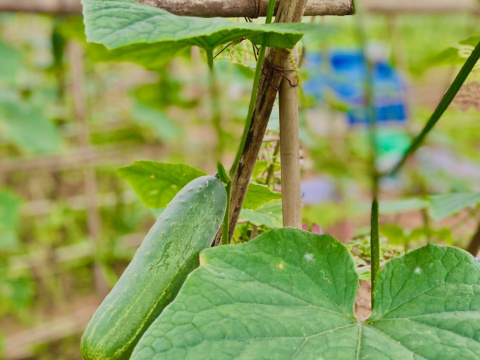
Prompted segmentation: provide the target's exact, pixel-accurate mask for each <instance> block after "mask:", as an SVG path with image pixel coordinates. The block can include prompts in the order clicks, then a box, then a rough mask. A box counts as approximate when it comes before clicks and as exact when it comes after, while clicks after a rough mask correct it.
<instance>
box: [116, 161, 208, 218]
mask: <svg viewBox="0 0 480 360" xmlns="http://www.w3.org/2000/svg"><path fill="white" fill-rule="evenodd" d="M119 172H120V175H121V176H122V177H123V178H124V179H125V180H127V181H128V182H129V183H130V185H131V186H132V187H133V189H134V190H135V192H136V193H137V195H138V196H139V197H140V199H142V201H143V202H144V203H145V205H147V206H148V207H151V208H154V209H162V208H165V207H166V206H167V205H168V203H169V202H170V201H171V200H172V199H173V198H174V197H175V195H176V194H177V193H178V192H179V191H180V190H181V189H182V188H183V187H184V186H185V185H187V184H188V183H189V182H191V181H192V180H194V179H196V178H198V177H200V176H204V175H205V173H204V172H203V171H201V170H198V169H195V168H193V167H191V166H188V165H184V164H166V163H158V162H153V161H136V162H134V163H133V165H131V166H127V167H124V168H121V169H120V170H119Z"/></svg>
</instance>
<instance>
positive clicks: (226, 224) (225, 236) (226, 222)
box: [222, 181, 232, 245]
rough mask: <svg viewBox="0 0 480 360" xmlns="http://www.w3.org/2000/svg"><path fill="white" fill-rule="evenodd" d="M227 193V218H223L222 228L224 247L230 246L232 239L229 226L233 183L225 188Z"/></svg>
mask: <svg viewBox="0 0 480 360" xmlns="http://www.w3.org/2000/svg"><path fill="white" fill-rule="evenodd" d="M225 190H226V191H227V208H226V209H225V216H224V217H223V226H222V245H228V241H229V239H230V234H229V232H230V224H229V218H230V217H229V214H230V197H231V194H232V182H231V181H230V182H229V183H228V184H227V186H226V187H225Z"/></svg>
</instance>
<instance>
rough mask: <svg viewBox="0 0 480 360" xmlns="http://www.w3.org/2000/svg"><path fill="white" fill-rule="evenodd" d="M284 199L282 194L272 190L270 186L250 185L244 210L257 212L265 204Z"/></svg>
mask: <svg viewBox="0 0 480 360" xmlns="http://www.w3.org/2000/svg"><path fill="white" fill-rule="evenodd" d="M281 198H282V194H280V193H279V192H275V191H272V190H270V188H269V187H268V186H265V185H260V184H255V183H250V185H248V192H247V196H246V197H245V201H244V202H243V208H244V209H251V210H255V209H257V208H258V207H260V206H262V205H263V204H265V203H267V202H269V201H272V200H278V199H281Z"/></svg>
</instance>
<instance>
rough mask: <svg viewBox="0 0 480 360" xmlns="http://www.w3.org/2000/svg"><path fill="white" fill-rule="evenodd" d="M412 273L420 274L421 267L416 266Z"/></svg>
mask: <svg viewBox="0 0 480 360" xmlns="http://www.w3.org/2000/svg"><path fill="white" fill-rule="evenodd" d="M414 273H415V274H417V275H420V274H421V273H422V269H420V268H419V267H416V268H415V270H414Z"/></svg>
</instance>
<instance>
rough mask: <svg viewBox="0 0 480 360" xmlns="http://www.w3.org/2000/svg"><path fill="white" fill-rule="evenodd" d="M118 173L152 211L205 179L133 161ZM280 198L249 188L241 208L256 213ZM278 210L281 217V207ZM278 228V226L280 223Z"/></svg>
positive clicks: (187, 170)
mask: <svg viewBox="0 0 480 360" xmlns="http://www.w3.org/2000/svg"><path fill="white" fill-rule="evenodd" d="M119 171H120V175H121V176H122V177H123V178H124V179H125V180H127V181H128V182H129V183H130V185H132V187H133V189H134V190H135V192H136V193H137V195H138V196H139V197H140V199H141V200H142V201H143V203H144V204H145V205H147V206H148V207H150V208H152V209H163V208H165V207H166V206H167V205H168V203H169V202H170V201H171V200H172V199H173V197H174V196H175V195H176V194H177V193H178V192H179V191H180V190H181V189H182V188H183V187H184V186H185V185H187V184H188V183H189V182H190V181H192V180H194V179H196V178H198V177H200V176H204V175H205V173H204V172H203V171H201V170H199V169H196V168H194V167H191V166H188V165H184V164H166V163H159V162H154V161H136V162H135V163H134V164H133V165H131V166H127V167H124V168H121V169H120V170H119ZM280 197H281V195H280V193H277V192H273V191H271V190H270V189H269V188H268V187H266V186H262V185H259V184H250V186H249V187H248V191H247V195H246V197H245V202H244V208H245V209H257V208H260V207H261V206H262V205H263V204H265V203H269V202H271V201H272V200H275V199H279V198H280ZM279 204H280V203H276V204H275V209H276V214H275V215H277V213H278V209H277V207H278V205H279ZM279 206H280V207H279V209H280V216H281V204H280V205H279ZM271 211H273V210H272V208H271V207H267V208H266V209H263V210H262V209H260V213H262V214H265V212H267V213H268V212H271ZM267 216H268V214H267ZM272 221H273V220H272ZM270 222H271V221H270ZM280 222H281V217H280ZM278 226H281V223H280V225H278Z"/></svg>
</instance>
